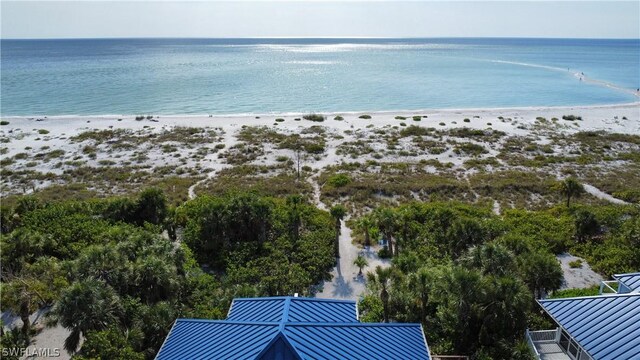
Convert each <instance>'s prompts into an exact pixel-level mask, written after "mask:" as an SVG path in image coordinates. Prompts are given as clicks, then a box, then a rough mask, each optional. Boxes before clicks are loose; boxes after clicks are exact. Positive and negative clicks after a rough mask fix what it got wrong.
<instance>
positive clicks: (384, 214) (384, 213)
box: [373, 208, 398, 257]
mask: <svg viewBox="0 0 640 360" xmlns="http://www.w3.org/2000/svg"><path fill="white" fill-rule="evenodd" d="M373 214H374V215H373V216H374V219H375V222H376V224H377V225H378V229H380V232H382V234H383V235H384V237H385V238H386V239H387V242H388V243H389V254H391V256H392V257H393V255H394V248H395V250H396V251H395V254H396V255H397V251H398V249H397V247H395V246H394V245H393V242H394V235H395V232H396V229H397V228H398V217H397V215H396V213H395V212H394V211H393V210H392V209H390V208H378V209H376V210H375V212H374V213H373Z"/></svg>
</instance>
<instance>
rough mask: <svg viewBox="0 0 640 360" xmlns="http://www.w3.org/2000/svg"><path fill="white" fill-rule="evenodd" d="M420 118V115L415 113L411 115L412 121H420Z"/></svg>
mask: <svg viewBox="0 0 640 360" xmlns="http://www.w3.org/2000/svg"><path fill="white" fill-rule="evenodd" d="M420 120H422V116H419V115H416V116H414V117H413V121H420Z"/></svg>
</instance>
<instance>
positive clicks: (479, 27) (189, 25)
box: [0, 0, 640, 38]
mask: <svg viewBox="0 0 640 360" xmlns="http://www.w3.org/2000/svg"><path fill="white" fill-rule="evenodd" d="M0 6H1V8H0V10H1V18H2V19H1V20H2V27H1V30H2V38H96V37H554V38H555V37H565V38H640V2H639V1H622V2H620V1H597V2H590V1H589V2H588V1H564V2H558V1H411V2H397V1H376V2H369V1H342V2H335V1H278V2H276V1H264V0H263V1H199V2H196V1H119V2H116V1H5V0H3V1H2V2H1V5H0Z"/></svg>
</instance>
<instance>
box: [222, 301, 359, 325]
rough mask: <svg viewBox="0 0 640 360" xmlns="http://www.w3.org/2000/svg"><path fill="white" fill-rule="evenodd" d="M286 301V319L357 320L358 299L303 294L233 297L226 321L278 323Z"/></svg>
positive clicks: (288, 320)
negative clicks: (314, 297)
mask: <svg viewBox="0 0 640 360" xmlns="http://www.w3.org/2000/svg"><path fill="white" fill-rule="evenodd" d="M287 302H288V303H289V306H288V312H287V314H288V316H287V318H286V319H285V321H287V322H358V310H357V306H356V302H355V301H352V300H333V299H312V298H302V297H269V298H246V299H242V298H239V299H234V300H233V303H231V308H230V309H229V316H228V317H227V320H233V321H264V322H279V321H282V319H283V316H284V314H285V305H286V303H287Z"/></svg>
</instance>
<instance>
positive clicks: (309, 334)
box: [284, 323, 429, 360]
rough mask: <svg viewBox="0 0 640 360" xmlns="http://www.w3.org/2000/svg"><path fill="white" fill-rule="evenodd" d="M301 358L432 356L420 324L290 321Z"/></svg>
mask: <svg viewBox="0 0 640 360" xmlns="http://www.w3.org/2000/svg"><path fill="white" fill-rule="evenodd" d="M284 333H285V334H286V336H287V338H288V339H289V341H290V343H291V345H293V347H294V348H295V349H296V351H297V352H298V354H299V355H300V357H301V358H302V359H352V360H356V359H358V360H360V359H361V360H369V359H429V349H428V348H427V346H426V342H425V340H424V335H423V333H422V326H420V324H375V323H371V324H366V323H365V324H362V323H358V324H338V325H336V324H322V325H318V324H287V325H286V327H285V329H284Z"/></svg>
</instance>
